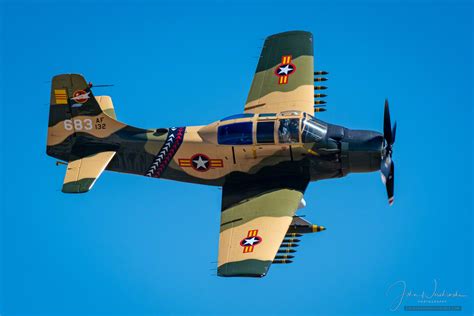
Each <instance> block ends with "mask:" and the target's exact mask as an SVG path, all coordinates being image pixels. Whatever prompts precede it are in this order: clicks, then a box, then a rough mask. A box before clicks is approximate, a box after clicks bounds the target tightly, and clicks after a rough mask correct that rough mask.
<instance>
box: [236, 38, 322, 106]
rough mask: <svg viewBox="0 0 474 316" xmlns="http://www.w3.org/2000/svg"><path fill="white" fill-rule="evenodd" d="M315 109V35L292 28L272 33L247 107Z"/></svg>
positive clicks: (267, 41)
mask: <svg viewBox="0 0 474 316" xmlns="http://www.w3.org/2000/svg"><path fill="white" fill-rule="evenodd" d="M288 110H298V111H303V112H306V113H309V114H313V113H314V65H313V35H312V34H311V33H309V32H304V31H291V32H285V33H280V34H275V35H272V36H269V37H268V38H267V39H266V40H265V43H264V45H263V49H262V53H261V55H260V59H259V62H258V65H257V70H256V71H255V75H254V77H253V81H252V86H251V87H250V91H249V95H248V97H247V102H246V104H245V108H244V111H245V112H247V113H278V112H282V111H288Z"/></svg>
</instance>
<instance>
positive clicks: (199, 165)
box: [193, 156, 209, 169]
mask: <svg viewBox="0 0 474 316" xmlns="http://www.w3.org/2000/svg"><path fill="white" fill-rule="evenodd" d="M193 162H194V163H196V165H197V166H196V169H199V168H204V169H207V166H206V165H207V163H208V162H209V161H207V160H205V159H202V156H199V158H198V159H197V160H193Z"/></svg>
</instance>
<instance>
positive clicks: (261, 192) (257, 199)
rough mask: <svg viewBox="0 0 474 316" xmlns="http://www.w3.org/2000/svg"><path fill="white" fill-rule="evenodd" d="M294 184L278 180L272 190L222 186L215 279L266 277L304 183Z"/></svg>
mask: <svg viewBox="0 0 474 316" xmlns="http://www.w3.org/2000/svg"><path fill="white" fill-rule="evenodd" d="M294 181H295V179H294V178H293V179H288V181H281V183H279V184H277V185H273V187H272V188H268V187H266V188H263V187H259V186H258V185H257V186H252V185H244V183H237V184H235V185H233V184H228V183H226V184H225V185H224V187H223V197H222V214H221V227H220V238H219V255H218V263H217V265H218V269H217V274H218V275H219V276H225V277H231V276H246V277H263V276H265V275H266V274H267V272H268V269H269V268H270V265H271V264H272V262H273V259H274V258H275V255H276V253H277V251H278V249H279V247H280V245H281V243H282V241H283V239H284V237H285V234H286V233H287V231H288V227H289V226H290V224H291V222H292V220H293V215H294V214H295V212H296V210H297V209H298V205H299V203H300V201H301V199H302V197H303V193H304V190H305V189H306V186H307V184H308V182H307V181H303V182H301V183H300V182H298V183H294ZM298 181H299V180H298ZM269 182H271V180H269ZM260 183H262V182H260ZM288 184H290V185H288Z"/></svg>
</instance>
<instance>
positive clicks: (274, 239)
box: [47, 31, 382, 277]
mask: <svg viewBox="0 0 474 316" xmlns="http://www.w3.org/2000/svg"><path fill="white" fill-rule="evenodd" d="M285 76H286V78H285ZM92 87H93V86H92V85H90V84H88V83H87V82H86V81H85V79H84V78H83V77H82V76H81V75H78V74H62V75H58V76H55V77H54V78H53V81H52V89H51V106H50V116H49V125H48V138H47V154H48V155H50V156H52V157H54V158H57V159H60V160H63V161H66V162H68V169H67V172H66V176H65V179H64V184H63V189H62V190H63V192H65V193H83V192H87V191H89V190H90V189H91V187H92V185H93V184H94V183H95V181H96V179H97V178H98V177H99V176H100V174H101V172H102V171H103V170H104V169H105V170H109V171H116V172H122V173H130V174H136V175H143V176H148V177H156V178H163V179H171V180H176V181H183V182H191V183H197V184H205V185H213V186H222V187H223V194H222V213H221V228H220V237H219V238H220V240H219V254H218V264H217V265H218V275H219V276H250V277H262V276H264V275H266V274H267V272H268V269H269V267H270V265H271V264H272V262H273V261H274V260H275V258H276V257H275V256H276V255H277V252H279V253H283V252H289V250H288V249H291V244H290V246H288V245H286V246H287V247H286V248H281V247H280V246H283V245H282V242H283V241H284V238H285V237H286V238H288V237H291V236H296V235H291V234H289V232H290V230H289V228H290V225H291V224H292V222H293V221H294V215H295V212H296V210H297V209H298V207H299V205H300V203H301V201H302V199H303V195H304V192H305V190H306V187H307V185H308V183H309V182H310V181H315V180H320V179H326V178H335V177H342V176H345V175H347V174H348V173H349V172H368V171H375V170H378V169H379V165H380V151H381V147H382V140H381V136H380V134H378V133H376V132H369V131H355V132H359V133H363V132H367V133H368V134H364V135H366V136H367V135H368V136H367V137H366V138H367V139H365V140H364V141H365V143H364V144H366V145H367V144H370V146H365V145H360V144H359V143H357V144H355V143H353V142H351V139H349V140H347V141H346V142H344V141H343V140H344V139H345V137H347V135H350V132H349V130H348V129H345V128H343V127H340V126H337V125H331V124H327V123H324V122H322V121H319V120H317V119H314V118H312V115H314V89H315V88H314V69H313V37H312V34H311V33H308V32H303V31H293V32H286V33H281V34H276V35H273V36H270V37H268V38H267V39H266V41H265V44H264V48H263V50H262V54H261V56H260V60H259V63H258V66H257V70H256V73H255V76H254V79H253V82H252V86H251V89H250V92H249V95H248V99H247V102H246V104H245V108H244V112H245V113H248V114H252V113H254V114H256V115H253V116H248V117H236V118H231V119H226V120H221V121H216V122H214V123H211V124H209V125H206V126H187V127H173V128H158V129H156V128H153V129H143V128H136V127H132V126H129V125H127V124H124V123H121V122H119V121H117V119H116V115H115V111H114V107H113V104H112V100H111V98H110V97H108V96H97V97H96V96H94V95H93V93H92ZM261 113H274V114H273V115H272V114H265V115H263V116H259V115H257V114H261ZM285 119H297V120H298V124H300V125H301V128H300V130H299V134H298V139H293V140H292V141H291V142H283V141H280V140H279V137H280V136H279V131H280V130H281V128H282V127H281V125H282V124H284V123H282V122H284V120H285ZM264 121H265V122H274V124H275V125H274V142H273V143H263V144H259V143H257V139H256V131H255V130H256V124H257V123H258V122H264ZM309 121H311V122H313V123H315V124H320V125H318V126H320V127H319V130H318V132H320V134H321V135H319V136H321V137H320V138H318V137H319V136H318V137H316V138H314V137H313V136H311V135H312V134H311V132H310V130H311V127H308V126H307V125H304V124H306V123H307V122H309ZM241 122H252V123H253V134H252V137H253V139H252V144H235V145H225V144H219V143H218V136H217V134H218V128H219V127H220V126H225V125H230V124H234V123H241ZM303 125H304V126H306V127H303ZM357 135H359V134H357ZM364 137H365V136H364ZM351 156H352V158H354V157H357V159H355V160H354V159H352V158H351ZM361 157H362V158H361ZM312 227H313V228H311V229H312V231H315V230H316V228H317V226H315V225H313V226H312ZM317 230H321V229H320V228H318V229H317ZM291 240H292V239H290V240H289V241H290V242H291ZM286 241H288V240H286ZM279 249H280V250H279ZM282 249H283V250H282ZM285 249H286V250H285ZM277 258H280V259H285V258H288V256H281V255H280V256H277ZM289 258H291V256H289ZM283 261H285V260H283ZM280 263H281V262H280Z"/></svg>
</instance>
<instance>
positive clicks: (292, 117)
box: [217, 111, 327, 145]
mask: <svg viewBox="0 0 474 316" xmlns="http://www.w3.org/2000/svg"><path fill="white" fill-rule="evenodd" d="M326 132H327V124H326V123H324V122H323V121H320V120H318V119H316V118H314V117H313V116H311V115H309V114H307V113H302V112H299V111H287V112H282V113H278V114H276V113H260V114H252V113H242V114H236V115H232V116H229V117H226V118H224V119H222V120H220V121H219V124H218V127H217V143H218V144H221V145H251V144H258V145H265V144H296V143H314V142H318V141H320V140H322V139H323V138H324V137H325V136H326Z"/></svg>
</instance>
